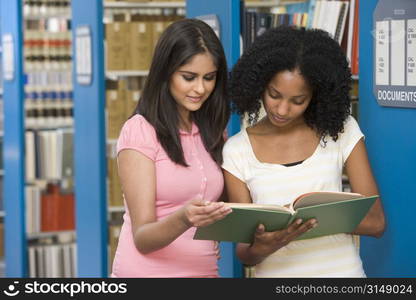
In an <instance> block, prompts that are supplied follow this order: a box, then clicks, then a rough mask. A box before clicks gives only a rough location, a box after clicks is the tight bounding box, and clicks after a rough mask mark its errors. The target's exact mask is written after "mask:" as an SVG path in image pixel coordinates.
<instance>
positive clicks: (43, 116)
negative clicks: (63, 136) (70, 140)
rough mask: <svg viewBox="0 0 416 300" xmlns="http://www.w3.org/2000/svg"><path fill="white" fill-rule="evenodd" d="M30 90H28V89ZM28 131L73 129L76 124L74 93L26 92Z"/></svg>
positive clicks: (26, 122) (26, 123)
mask: <svg viewBox="0 0 416 300" xmlns="http://www.w3.org/2000/svg"><path fill="white" fill-rule="evenodd" d="M27 90H28V89H27ZM25 96H26V99H25V116H26V118H25V126H26V128H27V129H42V128H60V127H71V126H72V125H73V122H74V117H73V101H72V92H63V91H59V92H56V91H50V92H46V91H43V92H36V91H34V92H29V93H28V92H26V93H25Z"/></svg>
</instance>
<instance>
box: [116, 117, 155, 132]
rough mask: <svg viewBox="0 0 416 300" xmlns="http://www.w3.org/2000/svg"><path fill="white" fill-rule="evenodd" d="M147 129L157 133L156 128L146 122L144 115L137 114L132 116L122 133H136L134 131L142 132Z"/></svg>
mask: <svg viewBox="0 0 416 300" xmlns="http://www.w3.org/2000/svg"><path fill="white" fill-rule="evenodd" d="M141 129H146V130H150V131H153V132H154V131H155V129H154V127H153V126H152V125H151V124H150V123H149V122H148V121H147V120H146V118H145V117H143V116H142V115H139V114H136V115H134V116H132V117H131V118H130V119H128V120H127V121H126V122H125V123H124V125H123V128H122V129H121V131H122V132H123V131H134V130H136V131H137V130H141Z"/></svg>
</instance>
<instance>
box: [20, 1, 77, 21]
mask: <svg viewBox="0 0 416 300" xmlns="http://www.w3.org/2000/svg"><path fill="white" fill-rule="evenodd" d="M70 14H71V1H69V0H24V3H23V16H24V17H55V16H59V15H63V16H70Z"/></svg>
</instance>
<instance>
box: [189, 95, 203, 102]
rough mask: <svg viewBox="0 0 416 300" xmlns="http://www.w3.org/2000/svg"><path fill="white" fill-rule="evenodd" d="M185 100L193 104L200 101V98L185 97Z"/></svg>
mask: <svg viewBox="0 0 416 300" xmlns="http://www.w3.org/2000/svg"><path fill="white" fill-rule="evenodd" d="M187 98H188V99H189V101H191V102H193V103H198V102H200V101H201V100H202V97H190V96H187Z"/></svg>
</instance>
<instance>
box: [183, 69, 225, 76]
mask: <svg viewBox="0 0 416 300" xmlns="http://www.w3.org/2000/svg"><path fill="white" fill-rule="evenodd" d="M178 72H179V73H186V74H189V75H194V76H197V75H198V73H194V72H191V71H183V70H178ZM214 73H217V70H215V71H212V72H209V73H206V74H204V76H205V75H211V74H214Z"/></svg>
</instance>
